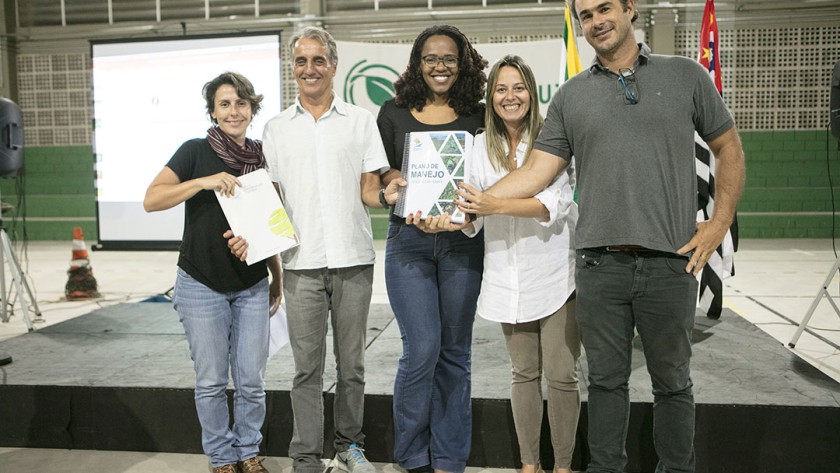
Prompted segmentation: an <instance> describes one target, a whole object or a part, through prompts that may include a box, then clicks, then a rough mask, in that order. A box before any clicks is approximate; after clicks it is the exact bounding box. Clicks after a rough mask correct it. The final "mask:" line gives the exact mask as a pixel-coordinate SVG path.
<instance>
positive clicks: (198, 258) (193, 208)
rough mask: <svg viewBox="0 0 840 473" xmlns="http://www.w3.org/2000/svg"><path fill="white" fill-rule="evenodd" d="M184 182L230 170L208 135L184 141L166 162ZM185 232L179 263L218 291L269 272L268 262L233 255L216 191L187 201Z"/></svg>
mask: <svg viewBox="0 0 840 473" xmlns="http://www.w3.org/2000/svg"><path fill="white" fill-rule="evenodd" d="M166 167H168V168H169V169H171V170H172V171H173V172H174V173H175V175H177V176H178V179H180V180H181V182H185V181H189V180H190V179H196V178H199V177H205V176H212V175H214V174H218V173H220V172H227V173H229V174H232V175H234V176H237V175H238V173H237V172H236V171H234V170H233V169H231V168H230V167H228V166H227V165H226V164H225V163H224V162H223V161H222V160H221V159H219V157H218V156H217V155H216V153H215V152H214V151H213V148H211V147H210V143H208V142H207V140H206V139H193V140H189V141H187V142H186V143H184V144H182V145H181V147H180V148H178V151H176V152H175V154H174V155H173V156H172V159H170V160H169V162H168V163H166ZM184 204H185V205H186V211H185V212H184V236H183V239H182V241H181V253H180V256H179V257H178V266H179V267H180V268H181V269H183V270H184V271H186V272H187V274H189V275H190V276H192V277H193V278H195V280H196V281H198V282H200V283H202V284H204V285H205V286H207V287H209V288H210V289H213V290H214V291H218V292H236V291H241V290H244V289H247V288H249V287H251V286H253V285H254V284H256V283H258V282H259V281H261V280H262V279H263V278H265V277H266V276H267V275H268V271H267V270H266V266H265V264H264V263H255V264H253V265H251V266H248V265H247V264H245V263H244V262H242V261H239V259H237V258H236V257H235V256H233V255H232V254H231V252H230V250H229V249H228V246H227V240H225V239H224V238H223V237H222V234H223V233H224V232H225V231H226V230H228V229H229V228H230V226H229V225H228V221H227V219H226V218H225V214H224V212H222V207H221V206H220V205H219V201H218V200H217V199H216V195H215V193H214V192H213V191H199V192H198V193H197V194H196V195H194V196H192V197H191V198H190V199H188V200H187V201H186V202H185V203H184Z"/></svg>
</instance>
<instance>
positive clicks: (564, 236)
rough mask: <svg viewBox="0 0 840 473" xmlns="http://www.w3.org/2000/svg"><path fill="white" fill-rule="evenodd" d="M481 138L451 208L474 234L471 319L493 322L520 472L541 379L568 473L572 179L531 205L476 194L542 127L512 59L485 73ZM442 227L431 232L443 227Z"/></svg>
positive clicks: (534, 425) (537, 425) (530, 445)
mask: <svg viewBox="0 0 840 473" xmlns="http://www.w3.org/2000/svg"><path fill="white" fill-rule="evenodd" d="M486 102H487V105H488V106H487V112H486V117H485V128H486V131H485V132H484V133H482V134H479V135H478V136H477V137H476V140H475V148H474V153H473V161H472V172H471V175H470V183H472V185H466V184H465V185H463V188H462V189H461V190H460V191H459V192H458V193H459V195H461V197H464V198H465V201H464V202H463V203H461V205H460V208H461V210H463V211H464V212H467V213H472V214H475V215H478V216H479V218H477V219H476V220H475V221H474V222H472V223H471V224H470V225H472V226H473V231H478V230H480V229H481V228H482V227H483V228H484V245H485V249H484V274H483V278H482V283H481V292H480V295H479V298H478V309H477V310H478V315H479V316H480V317H482V318H484V319H487V320H491V321H494V322H500V323H501V325H502V332H503V333H504V337H505V341H506V343H507V349H508V353H509V354H510V359H511V364H512V374H513V379H512V381H511V405H512V407H513V420H514V424H515V426H516V435H517V437H518V440H519V449H520V457H521V459H522V472H523V473H535V472H537V471H539V470H540V463H541V462H540V456H539V451H540V430H541V424H542V418H543V399H542V388H541V378H542V377H543V376H545V378H546V382H547V383H548V420H549V424H550V427H551V443H552V446H553V448H554V472H555V473H570V472H571V471H572V470H571V469H570V467H571V461H572V453H573V452H574V449H575V432H576V431H577V422H578V414H579V412H580V391H579V389H578V378H577V373H576V371H575V365H576V363H577V359H578V357H579V356H580V340H579V338H578V331H577V323H576V322H575V311H574V308H575V301H574V292H575V280H574V270H575V265H574V258H575V252H574V228H575V223H576V222H577V216H578V212H577V205H576V204H575V203H574V201H573V194H574V191H573V189H572V185H573V182H574V171H573V169H572V166H569V167H568V168H567V169H566V170H565V171H564V172H562V173H560V174H559V175H558V176H557V177H556V178H555V179H554V181H553V182H551V184H550V185H549V186H548V187H546V188H545V189H544V190H543V191H542V192H540V193H538V194H537V195H536V196H535V197H532V198H527V199H497V198H494V197H493V196H491V195H490V194H486V193H483V191H484V190H486V189H488V188H490V187H491V186H492V185H493V184H495V183H496V182H497V181H498V180H500V179H502V178H503V177H505V176H506V175H507V174H508V173H509V172H511V171H513V170H514V169H516V168H518V167H520V166H522V164H523V162H525V160H527V159H528V155H529V154H530V151H531V146H532V145H533V143H534V142H535V141H536V139H537V135H538V134H539V132H540V128H541V127H542V117H541V116H540V113H539V102H538V99H537V94H536V82H535V80H534V74H533V72H532V71H531V69H530V68H529V67H528V65H527V64H525V62H524V61H523V60H522V59H521V58H520V57H518V56H505V57H504V58H502V59H501V60H500V61H499V62H497V63H496V64H495V65H494V66H493V68H492V69H491V71H490V76H489V78H488V87H487V96H486ZM446 220H448V218H445V219H440V221H438V222H435V223H430V225H432V226H446V227H451V226H452V224H449V223H448V222H447V221H446Z"/></svg>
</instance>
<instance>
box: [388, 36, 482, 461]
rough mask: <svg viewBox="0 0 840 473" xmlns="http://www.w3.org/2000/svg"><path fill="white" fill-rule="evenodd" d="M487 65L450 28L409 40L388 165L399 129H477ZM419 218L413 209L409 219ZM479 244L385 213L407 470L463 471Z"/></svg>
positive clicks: (391, 175)
mask: <svg viewBox="0 0 840 473" xmlns="http://www.w3.org/2000/svg"><path fill="white" fill-rule="evenodd" d="M486 66H487V61H486V60H484V59H483V58H482V57H481V55H480V54H478V52H477V51H476V50H475V49H474V48H473V47H472V45H471V44H470V42H469V40H468V39H467V38H466V37H465V36H464V34H463V33H461V31H459V30H458V29H457V28H455V27H453V26H447V25H441V26H433V27H431V28H427V29H426V30H424V31H423V32H422V33H420V35H419V36H418V37H417V39H416V40H415V41H414V46H413V47H412V49H411V55H410V57H409V61H408V67H407V68H406V70H405V72H404V73H403V74H402V75H401V76H400V78H399V79H398V80H397V82H396V83H395V84H394V86H395V88H396V92H397V94H396V97H395V98H394V99H392V100H390V101H388V102H386V103H385V104H384V105H383V106H382V108H381V109H380V112H379V117H378V119H377V123H378V125H379V131H380V133H381V135H382V141H383V143H384V145H385V151H386V153H387V155H388V160H389V162H390V165H391V168H392V169H391V170H390V171H388V172H387V173H386V174H385V175H384V176H383V178H384V181H385V183H386V184H387V183H389V182H390V181H391V180H393V179H395V178H398V177H399V176H400V169H401V168H402V161H403V152H404V147H405V138H406V134H407V133H410V132H418V131H448V130H464V131H467V132H469V133H471V134H475V132H476V131H477V130H478V129H479V128H481V127H482V126H484V107H483V105H482V104H481V103H480V101H481V98H482V96H483V93H484V85H485V83H486V77H485V75H484V72H483V70H484V68H485V67H486ZM414 217H420V215H414V216H412V218H414ZM483 255H484V242H483V240H482V238H469V237H468V236H466V235H465V234H464V233H462V232H460V231H458V232H447V233H438V234H429V233H425V232H424V231H423V227H422V225H420V226H417V225H409V224H407V222H406V221H405V220H404V219H402V218H400V217H398V216H395V215H393V214H392V215H391V224H390V228H389V230H388V241H387V247H386V250H385V279H386V285H387V288H388V297H389V299H390V302H391V308H392V309H393V311H394V314H395V316H396V319H397V324H398V325H399V328H400V334H401V336H402V342H403V354H402V357H401V358H400V360H399V366H398V369H397V376H396V380H395V381H394V437H395V438H394V459H395V460H396V461H397V463H399V465H400V466H401V467H403V468H406V469H408V470H409V471H411V472H415V471H417V472H422V471H431V470H432V469H434V470H435V471H437V472H461V471H463V470H464V468H465V467H466V462H467V458H468V457H469V453H470V443H471V440H472V411H471V408H470V356H471V344H472V325H473V321H474V317H475V307H476V300H477V298H478V291H479V288H480V286H481V272H482V259H483Z"/></svg>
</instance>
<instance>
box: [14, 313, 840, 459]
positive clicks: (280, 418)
mask: <svg viewBox="0 0 840 473" xmlns="http://www.w3.org/2000/svg"><path fill="white" fill-rule="evenodd" d="M636 348H637V349H636V353H635V354H634V356H635V357H636V358H635V360H634V365H633V375H632V378H631V385H630V394H631V400H632V403H633V404H632V411H631V418H630V424H631V425H630V434H629V436H628V443H627V451H628V455H629V465H628V471H629V472H651V471H653V469H654V468H655V465H656V455H655V452H654V450H653V446H652V441H651V430H652V422H651V421H652V418H651V417H652V416H651V408H652V402H653V396H652V394H651V393H650V386H649V380H648V377H647V372H646V370H645V368H644V361H643V354H642V352H641V347H640V346H637V347H636ZM0 352H4V353H9V354H10V355H12V356H13V357H14V363H12V364H10V365H7V366H3V367H0V446H3V447H40V448H46V447H49V448H67V449H98V450H131V451H166V452H183V453H200V452H201V445H200V430H199V426H198V421H197V418H196V415H195V408H194V405H193V393H192V384H193V381H194V375H193V371H192V362H191V361H190V359H189V352H188V349H187V343H186V340H185V338H184V335H183V332H182V328H181V326H180V324H179V322H178V319H177V316H176V314H175V312H174V311H173V310H172V306H171V304H170V303H138V304H121V305H117V306H112V307H108V308H105V309H100V310H97V311H95V312H92V313H90V314H87V315H84V316H81V317H78V318H75V319H72V320H69V321H67V322H64V323H61V324H56V325H53V326H50V327H47V328H44V329H41V330H39V331H37V332H33V333H29V334H26V335H22V336H19V337H15V338H12V339H9V340H6V341H4V342H0ZM400 352H401V347H400V341H399V331H398V330H397V327H396V323H395V322H394V321H393V316H392V314H391V311H390V309H389V308H388V307H387V305H383V304H375V305H374V306H372V307H371V315H370V320H369V323H368V350H367V356H366V363H367V375H366V376H367V393H368V394H367V396H366V401H365V433H366V435H367V440H366V445H365V448H366V453H367V454H368V458H370V459H371V460H372V461H377V462H391V461H392V459H391V447H392V441H391V439H392V427H391V426H392V423H391V396H390V393H391V390H392V387H393V378H394V374H395V372H396V362H397V358H398V357H399V355H400ZM327 356H328V357H331V356H332V355H330V354H328V355H327ZM331 364H332V363H328V365H331ZM692 368H693V369H692V378H693V380H694V384H695V399H696V402H697V436H696V448H697V472H698V473H711V472H714V473H720V472H744V473H758V472H765V471H767V472H770V471H773V472H775V471H783V472H787V473H790V472H838V471H840V448H838V445H840V385H838V383H836V382H834V381H833V380H832V379H830V378H829V377H827V376H825V375H824V374H822V373H821V372H819V371H818V370H816V369H815V368H813V367H811V366H810V365H808V364H807V363H805V362H803V361H801V360H799V359H798V358H797V357H796V356H795V355H793V354H792V353H790V352H789V351H787V350H786V349H785V348H784V347H783V346H782V345H781V344H780V343H779V342H777V341H775V340H774V339H772V338H771V337H769V336H768V335H766V334H765V333H763V332H761V331H760V330H759V329H757V328H756V327H754V326H753V325H751V324H749V323H748V322H746V321H745V320H743V319H742V318H741V317H739V316H737V315H736V314H734V313H732V312H730V311H728V310H726V311H724V314H723V317H722V318H721V320H720V321H712V320H708V319H706V318H703V317H698V318H697V321H696V325H695V331H694V361H693V365H692ZM293 371H294V370H293V366H292V361H291V353H290V351H289V348H288V347H285V348H283V349H282V350H281V351H280V352H279V353H278V354H277V355H275V356H274V358H272V359H271V360H270V361H269V365H268V369H267V379H266V388H267V390H268V396H267V402H268V419H267V422H266V425H265V428H264V433H265V454H267V455H269V456H286V454H287V448H288V443H289V439H290V438H291V433H292V425H291V415H290V407H289V406H290V404H289V394H288V390H289V387H290V386H291V379H292V374H293ZM581 373H582V374H581V380H584V379H585V374H586V363H585V360H584V361H583V362H582V363H581ZM333 376H334V370H333V369H330V370H328V372H327V374H326V378H325V379H327V380H331V379H333ZM509 377H510V367H509V364H508V359H507V353H506V351H505V347H504V341H503V339H502V336H501V330H500V328H499V327H498V325H497V324H493V323H488V322H485V321H482V320H477V321H476V326H475V335H474V341H473V398H474V401H473V407H474V414H473V415H474V420H473V444H472V456H471V458H470V461H469V464H470V465H471V466H480V467H499V468H514V467H516V466H518V461H519V459H518V454H517V448H516V438H515V431H514V427H513V420H512V417H511V412H510V403H509V401H508V393H509ZM582 384H583V383H582ZM332 391H333V387H332V385H331V383H330V382H327V383H326V384H325V394H324V396H325V398H326V401H327V402H326V403H325V407H326V409H327V416H328V421H327V422H328V425H331V420H330V419H329V416H331V405H332ZM582 394H583V396H582V397H583V399H584V402H585V400H586V389H585V386H582ZM545 428H547V427H545V426H544V429H545ZM326 435H327V436H328V437H329V436H330V435H331V433H330V432H329V431H328V432H327V433H326ZM543 437H544V440H547V439H548V436H547V434H546V435H544V436H543ZM585 439H586V409H585V406H584V408H583V410H582V414H581V422H580V424H579V428H578V440H579V441H578V448H577V450H576V452H575V462H574V464H573V466H574V467H575V468H577V469H582V468H583V464H584V462H585V461H586V456H587V452H586V442H585ZM326 444H327V446H328V447H327V448H328V449H330V448H331V447H330V445H331V443H330V442H327V443H326ZM543 447H544V448H543V451H544V457H545V461H544V467H545V468H546V470H548V467H549V466H550V464H551V451H550V448H549V446H548V445H547V443H546V442H544V445H543ZM332 453H333V452H332V451H327V452H325V457H331V456H332Z"/></svg>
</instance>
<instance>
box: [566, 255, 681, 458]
mask: <svg viewBox="0 0 840 473" xmlns="http://www.w3.org/2000/svg"><path fill="white" fill-rule="evenodd" d="M687 262H688V260H687V258H685V257H682V256H679V255H675V254H670V255H669V254H666V253H622V252H607V251H605V250H602V249H592V248H587V249H581V250H577V259H576V267H577V268H576V272H575V275H576V285H577V319H578V328H579V330H580V334H581V339H582V341H583V347H584V349H585V351H586V359H587V362H588V364H589V449H590V453H591V462H590V464H589V469H588V470H587V471H588V472H589V473H594V472H622V471H624V467H625V465H626V463H627V453H626V452H625V449H624V444H625V440H626V438H627V427H628V419H629V415H630V398H629V396H628V386H627V382H628V379H629V377H630V370H631V366H630V360H631V356H632V351H633V346H632V342H633V332H634V327H635V329H636V330H637V331H638V332H639V336H640V337H641V340H642V345H643V347H644V353H645V360H646V362H647V369H648V373H649V374H650V378H651V382H652V384H653V395H654V403H653V416H654V418H653V442H654V446H655V447H656V453H657V455H658V456H659V464H658V465H657V467H656V472H657V473H665V472H693V471H694V395H693V393H692V390H691V387H692V383H691V376H690V368H689V364H690V360H691V329H692V327H693V326H694V313H695V305H696V298H697V279H695V277H694V276H692V275H691V274H689V273H686V272H685V266H686V263H687Z"/></svg>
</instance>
